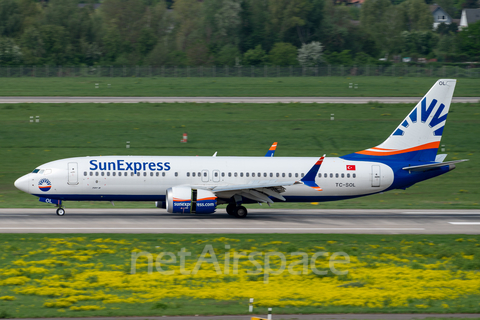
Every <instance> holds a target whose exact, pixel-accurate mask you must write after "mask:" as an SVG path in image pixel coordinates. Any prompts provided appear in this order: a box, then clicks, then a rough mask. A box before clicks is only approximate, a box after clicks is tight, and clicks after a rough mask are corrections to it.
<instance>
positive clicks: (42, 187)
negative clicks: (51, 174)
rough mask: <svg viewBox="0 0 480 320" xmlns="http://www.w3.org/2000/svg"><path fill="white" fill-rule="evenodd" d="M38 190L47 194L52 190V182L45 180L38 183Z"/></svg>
mask: <svg viewBox="0 0 480 320" xmlns="http://www.w3.org/2000/svg"><path fill="white" fill-rule="evenodd" d="M38 188H39V189H40V190H42V191H43V192H47V191H48V190H50V189H51V188H52V183H51V182H50V180H48V179H45V178H43V179H41V180H40V181H38Z"/></svg>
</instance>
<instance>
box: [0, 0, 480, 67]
mask: <svg viewBox="0 0 480 320" xmlns="http://www.w3.org/2000/svg"><path fill="white" fill-rule="evenodd" d="M438 2H439V4H440V5H442V8H444V9H445V10H446V11H448V12H449V13H450V14H451V15H452V16H453V17H459V14H460V9H461V8H462V6H463V7H465V6H476V5H478V3H476V2H475V1H473V0H439V1H438ZM432 25H433V17H432V14H431V13H430V10H429V7H428V3H427V2H425V1H424V0H405V1H401V0H366V1H365V2H364V3H363V5H362V6H361V7H360V8H359V7H356V6H351V5H346V3H345V1H342V0H203V1H199V0H172V1H165V0H103V1H102V2H101V3H98V2H97V1H96V0H86V1H83V2H79V0H49V1H44V0H42V1H37V0H0V65H87V66H90V65H114V66H115V65H155V66H169V65H170V66H201V65H205V66H208V65H231V66H235V65H236V66H240V65H278V66H287V65H298V64H301V65H318V64H322V63H327V64H342V65H353V64H357V65H360V64H369V63H379V59H381V58H385V59H382V60H387V61H388V60H391V59H392V57H395V56H409V57H413V58H414V59H415V58H417V57H423V58H426V59H433V58H435V59H437V60H438V61H447V62H448V61H472V60H477V61H478V60H479V56H480V22H478V23H476V24H473V25H471V26H469V27H468V28H467V29H465V30H462V31H457V26H456V25H454V24H453V25H450V26H447V25H440V27H439V28H437V30H432Z"/></svg>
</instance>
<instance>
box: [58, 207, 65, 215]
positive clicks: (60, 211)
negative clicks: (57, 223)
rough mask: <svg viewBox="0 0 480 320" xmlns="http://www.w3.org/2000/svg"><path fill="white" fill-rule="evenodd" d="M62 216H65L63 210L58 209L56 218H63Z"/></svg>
mask: <svg viewBox="0 0 480 320" xmlns="http://www.w3.org/2000/svg"><path fill="white" fill-rule="evenodd" d="M63 215H65V209H63V208H58V209H57V216H63Z"/></svg>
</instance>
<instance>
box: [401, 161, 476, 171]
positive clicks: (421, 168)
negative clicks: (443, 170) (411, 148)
mask: <svg viewBox="0 0 480 320" xmlns="http://www.w3.org/2000/svg"><path fill="white" fill-rule="evenodd" d="M465 161H468V159H463V160H453V161H446V162H439V163H430V164H422V165H419V166H410V167H404V168H402V169H403V170H408V171H429V170H433V169H435V168H439V167H443V166H449V165H452V164H455V163H459V162H465Z"/></svg>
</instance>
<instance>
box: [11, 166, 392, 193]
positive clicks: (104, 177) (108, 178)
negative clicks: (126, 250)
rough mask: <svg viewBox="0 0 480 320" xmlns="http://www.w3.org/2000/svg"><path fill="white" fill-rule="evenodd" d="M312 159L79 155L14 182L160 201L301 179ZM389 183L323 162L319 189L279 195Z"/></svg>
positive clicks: (37, 189)
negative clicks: (194, 190)
mask: <svg viewBox="0 0 480 320" xmlns="http://www.w3.org/2000/svg"><path fill="white" fill-rule="evenodd" d="M316 161H317V158H303V157H302V158H300V157H295V158H293V157H268V158H267V157H179V156H171V157H170V156H100V157H79V158H68V159H62V160H57V161H53V162H49V163H46V164H43V165H41V166H39V167H38V168H37V169H36V170H35V171H37V170H38V172H37V173H29V174H27V175H25V176H23V177H22V178H20V179H19V180H17V182H16V186H17V187H18V188H20V189H21V190H23V191H25V192H28V193H30V194H34V195H37V196H39V197H46V198H57V199H61V200H105V201H111V200H132V201H147V200H164V199H165V193H166V190H167V189H168V188H171V187H173V186H182V185H188V186H195V187H198V188H205V189H208V188H213V187H216V186H229V185H247V184H255V183H258V182H267V181H268V182H275V183H276V182H280V183H281V182H284V181H285V182H287V181H300V179H301V178H302V177H303V175H304V174H306V173H307V172H308V171H309V169H310V168H311V167H312V165H313V164H314V163H315V162H316ZM42 179H43V180H42ZM393 179H394V174H393V171H392V169H391V168H390V167H389V166H388V165H385V164H383V163H378V162H368V161H350V160H344V159H341V158H325V160H324V162H323V164H322V166H321V167H320V170H319V171H318V174H317V175H316V179H315V182H316V183H317V184H318V186H320V187H321V188H322V191H317V190H315V189H312V188H310V187H308V186H306V185H303V184H296V185H291V186H286V187H285V189H286V190H285V192H284V193H282V195H283V196H284V197H285V198H286V199H287V201H295V202H298V201H325V200H336V199H335V198H336V197H339V199H340V198H342V199H344V198H349V197H356V196H362V195H368V194H372V193H377V192H381V191H383V190H385V189H387V188H388V187H389V186H390V185H391V184H392V182H393ZM48 182H49V183H50V188H48V187H49V186H48ZM232 194H233V193H232Z"/></svg>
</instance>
